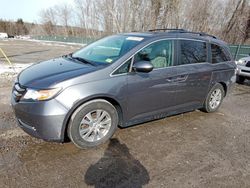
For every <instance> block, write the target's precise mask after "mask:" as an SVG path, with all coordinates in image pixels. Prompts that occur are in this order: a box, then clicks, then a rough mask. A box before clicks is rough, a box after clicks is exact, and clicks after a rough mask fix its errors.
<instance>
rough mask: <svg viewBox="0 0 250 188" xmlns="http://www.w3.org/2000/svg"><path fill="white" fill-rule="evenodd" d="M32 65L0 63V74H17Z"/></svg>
mask: <svg viewBox="0 0 250 188" xmlns="http://www.w3.org/2000/svg"><path fill="white" fill-rule="evenodd" d="M32 64H33V63H26V64H21V63H13V64H11V65H10V64H7V63H3V62H0V74H1V75H2V74H12V75H13V74H18V73H19V72H21V71H22V70H23V69H26V68H27V67H29V66H31V65H32Z"/></svg>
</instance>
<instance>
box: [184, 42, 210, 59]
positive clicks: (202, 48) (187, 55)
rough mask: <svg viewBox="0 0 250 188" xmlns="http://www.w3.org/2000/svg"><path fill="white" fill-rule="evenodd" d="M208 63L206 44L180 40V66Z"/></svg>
mask: <svg viewBox="0 0 250 188" xmlns="http://www.w3.org/2000/svg"><path fill="white" fill-rule="evenodd" d="M206 61H207V48H206V43H205V42H200V41H192V40H180V64H193V63H203V62H206Z"/></svg>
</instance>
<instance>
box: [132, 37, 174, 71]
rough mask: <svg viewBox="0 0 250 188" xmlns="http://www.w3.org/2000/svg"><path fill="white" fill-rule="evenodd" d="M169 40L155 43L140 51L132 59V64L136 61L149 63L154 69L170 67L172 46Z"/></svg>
mask: <svg viewBox="0 0 250 188" xmlns="http://www.w3.org/2000/svg"><path fill="white" fill-rule="evenodd" d="M172 43H173V42H172V41H170V40H164V41H158V42H155V43H153V44H151V45H149V46H147V47H145V48H143V49H142V50H141V51H139V52H138V53H137V54H136V55H135V57H134V63H136V62H138V61H150V62H151V63H152V64H153V66H154V68H163V67H168V66H171V65H172V46H173V44H172Z"/></svg>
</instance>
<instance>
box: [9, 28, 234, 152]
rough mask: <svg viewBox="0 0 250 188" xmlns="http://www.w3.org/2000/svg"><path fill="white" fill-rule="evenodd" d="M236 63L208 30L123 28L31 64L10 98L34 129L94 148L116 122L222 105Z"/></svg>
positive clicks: (26, 126)
mask: <svg viewBox="0 0 250 188" xmlns="http://www.w3.org/2000/svg"><path fill="white" fill-rule="evenodd" d="M235 70H236V64H235V62H234V60H233V58H232V56H231V54H230V51H229V48H228V46H227V44H226V43H224V42H223V41H221V40H219V39H217V38H216V37H214V36H211V35H208V34H205V33H198V32H189V31H186V30H182V29H170V30H169V29H164V30H151V31H149V32H144V33H136V32H133V33H125V34H117V35H113V36H109V37H105V38H103V39H100V40H98V41H96V42H94V43H92V44H90V45H88V46H86V47H84V48H82V49H80V50H79V51H77V52H75V53H72V54H69V55H64V56H62V57H59V58H56V59H52V60H48V61H44V62H40V63H37V64H34V65H32V66H31V67H29V68H27V69H25V70H24V71H22V72H21V73H20V74H19V75H18V77H17V80H16V82H15V84H14V87H13V91H12V97H11V103H12V106H13V109H14V112H15V115H16V118H17V121H18V124H19V126H20V127H21V128H22V129H23V130H24V131H25V132H27V133H28V134H31V135H33V136H35V137H37V138H42V139H44V140H47V141H59V142H63V141H64V140H65V138H68V137H69V138H70V140H71V141H72V142H73V143H74V144H75V145H76V146H78V147H80V148H86V147H93V146H97V145H99V144H101V143H103V142H105V141H107V140H108V139H109V138H110V137H111V136H112V135H113V133H114V132H115V130H116V128H117V127H128V126H131V125H135V124H139V123H143V122H147V121H151V120H154V119H159V118H163V117H167V116H170V115H173V114H179V113H183V112H187V111H192V110H195V109H202V110H203V111H206V112H214V111H216V110H217V109H218V108H219V107H220V105H221V103H222V100H223V98H224V97H225V96H226V94H227V93H228V90H229V88H230V86H231V85H232V83H233V82H235V78H236V76H235Z"/></svg>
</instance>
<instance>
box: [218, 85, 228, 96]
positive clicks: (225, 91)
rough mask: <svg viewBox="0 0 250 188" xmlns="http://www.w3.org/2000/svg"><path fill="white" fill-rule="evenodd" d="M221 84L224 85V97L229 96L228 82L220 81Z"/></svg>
mask: <svg viewBox="0 0 250 188" xmlns="http://www.w3.org/2000/svg"><path fill="white" fill-rule="evenodd" d="M218 83H219V84H221V85H222V86H223V89H224V97H225V96H227V89H228V88H227V84H226V83H225V82H218Z"/></svg>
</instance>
